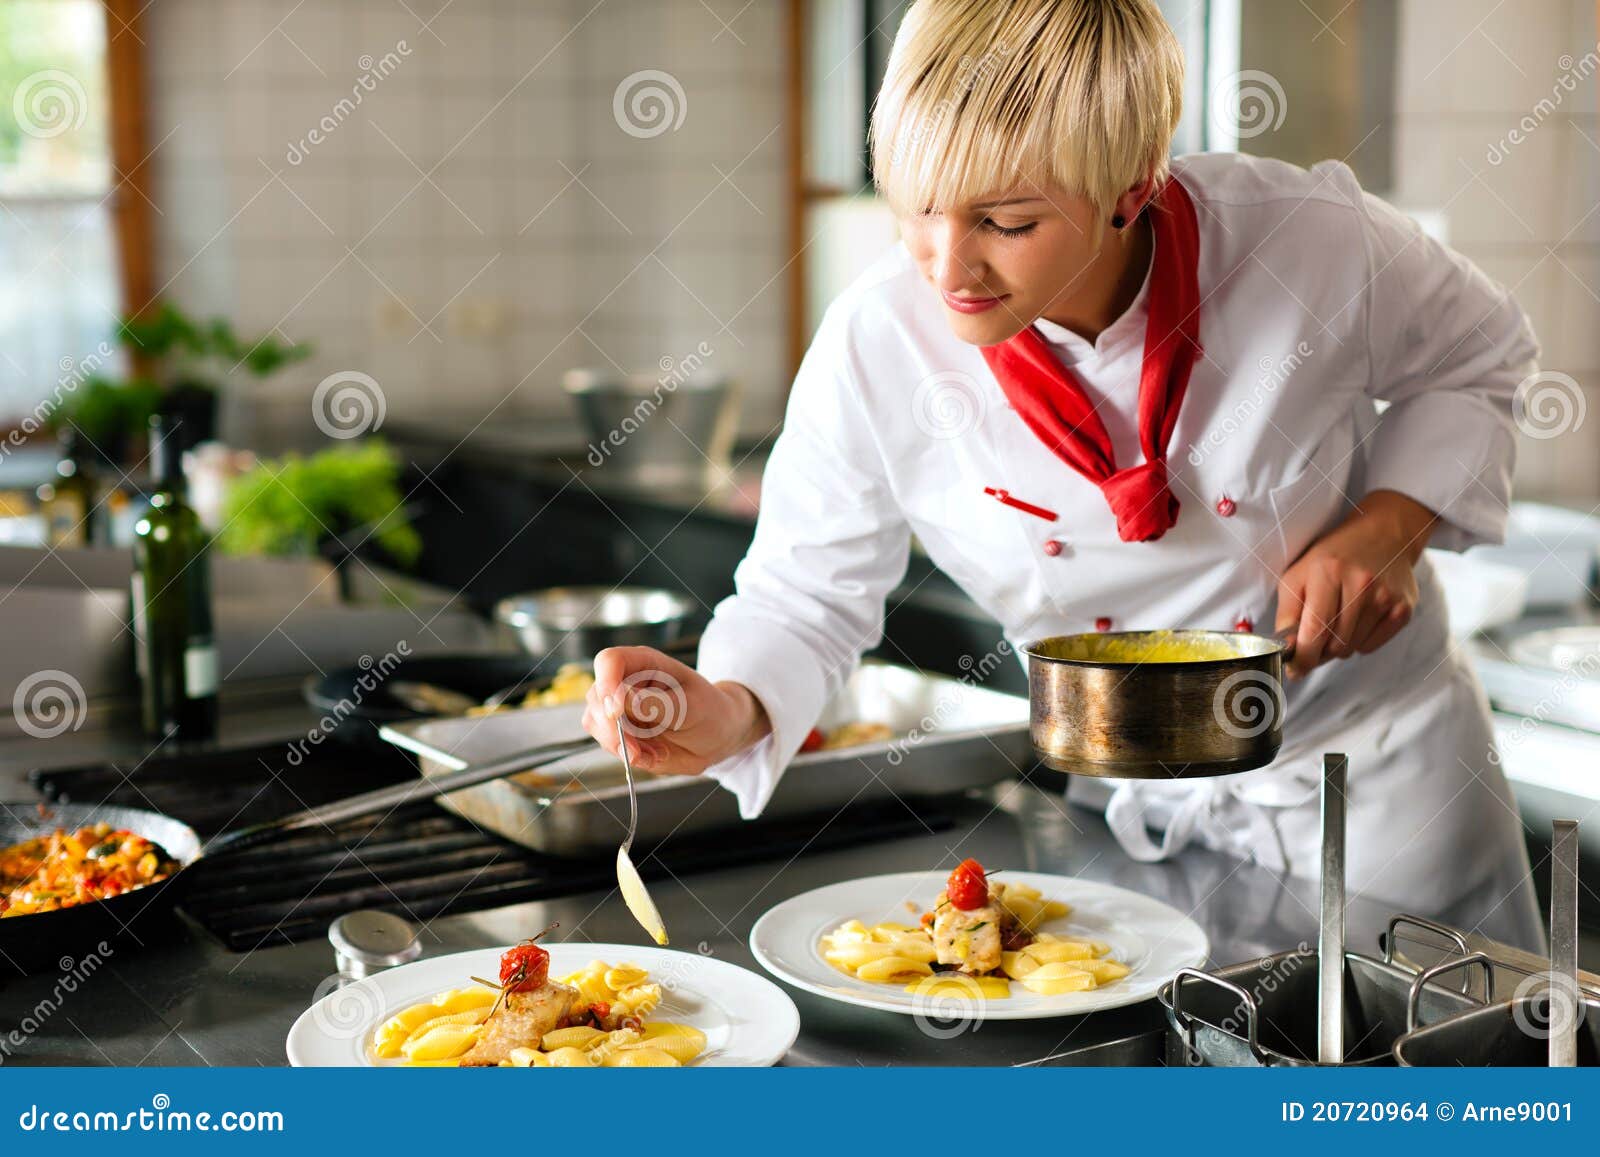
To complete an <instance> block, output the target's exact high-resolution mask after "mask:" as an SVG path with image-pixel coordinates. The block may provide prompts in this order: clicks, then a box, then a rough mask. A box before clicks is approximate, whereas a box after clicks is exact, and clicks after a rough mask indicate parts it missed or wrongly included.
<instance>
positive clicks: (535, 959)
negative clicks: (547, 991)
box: [500, 944, 550, 992]
mask: <svg viewBox="0 0 1600 1157" xmlns="http://www.w3.org/2000/svg"><path fill="white" fill-rule="evenodd" d="M549 978H550V954H549V953H548V952H546V951H545V950H544V949H543V948H540V947H539V946H538V945H537V944H518V945H516V946H515V947H512V948H507V949H506V950H505V953H504V955H502V956H501V957H500V987H502V988H504V989H505V990H506V991H507V992H532V991H533V990H534V989H536V988H542V987H544V982H545V981H546V980H548V979H549Z"/></svg>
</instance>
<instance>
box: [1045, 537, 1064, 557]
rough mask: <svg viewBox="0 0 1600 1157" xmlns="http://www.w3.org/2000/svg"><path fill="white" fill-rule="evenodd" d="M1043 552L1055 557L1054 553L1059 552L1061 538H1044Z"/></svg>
mask: <svg viewBox="0 0 1600 1157" xmlns="http://www.w3.org/2000/svg"><path fill="white" fill-rule="evenodd" d="M1044 552H1045V553H1046V554H1047V555H1049V556H1050V557H1051V558H1055V556H1056V555H1058V554H1060V553H1061V540H1060V539H1059V538H1047V539H1045V540H1044Z"/></svg>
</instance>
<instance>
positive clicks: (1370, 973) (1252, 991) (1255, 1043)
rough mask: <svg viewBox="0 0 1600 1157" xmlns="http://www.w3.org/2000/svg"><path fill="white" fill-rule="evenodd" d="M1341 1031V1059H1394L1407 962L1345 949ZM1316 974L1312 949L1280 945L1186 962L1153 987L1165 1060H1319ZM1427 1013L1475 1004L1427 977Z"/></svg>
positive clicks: (1427, 924) (1399, 918)
mask: <svg viewBox="0 0 1600 1157" xmlns="http://www.w3.org/2000/svg"><path fill="white" fill-rule="evenodd" d="M1401 923H1408V924H1416V925H1419V926H1421V927H1424V928H1429V929H1431V930H1433V931H1435V932H1438V933H1439V934H1441V935H1443V936H1446V937H1447V938H1450V939H1452V940H1455V941H1457V942H1459V941H1460V934H1459V933H1458V932H1456V931H1455V930H1454V929H1450V928H1445V927H1444V926H1443V925H1439V924H1435V923H1433V922H1432V921H1430V920H1425V919H1422V918H1421V917H1417V916H1408V915H1396V916H1395V917H1394V918H1393V919H1391V920H1390V921H1389V927H1390V929H1391V933H1390V936H1389V943H1391V944H1392V943H1393V940H1394V937H1393V933H1392V929H1393V928H1394V927H1395V926H1396V925H1398V924H1401ZM1344 965H1345V967H1344V971H1343V977H1344V983H1345V985H1346V986H1347V987H1346V989H1345V993H1344V999H1343V1001H1342V1005H1343V1014H1344V1017H1345V1021H1344V1026H1343V1035H1344V1037H1345V1039H1346V1040H1347V1041H1349V1042H1350V1044H1349V1048H1348V1050H1347V1053H1346V1055H1345V1056H1344V1057H1343V1059H1342V1060H1341V1061H1340V1062H1338V1063H1340V1064H1343V1065H1356V1066H1366V1065H1389V1064H1393V1063H1394V1054H1393V1052H1392V1048H1393V1045H1394V1043H1395V1041H1397V1040H1398V1039H1399V1038H1400V1037H1401V1035H1402V1034H1403V1033H1404V1032H1405V1029H1406V1011H1407V1001H1408V999H1409V997H1410V994H1411V988H1412V982H1413V980H1414V979H1415V977H1416V972H1415V971H1414V970H1413V969H1410V968H1408V967H1406V966H1405V965H1403V964H1399V963H1396V961H1395V959H1394V957H1393V954H1392V953H1390V952H1385V954H1384V956H1383V958H1382V959H1381V960H1379V959H1374V958H1373V957H1370V956H1364V955H1362V954H1360V953H1357V952H1350V953H1347V954H1346V955H1345V958H1344ZM1322 976H1323V972H1322V970H1321V968H1320V967H1319V956H1318V954H1317V953H1315V952H1307V951H1303V950H1294V951H1289V952H1280V953H1277V954H1276V955H1274V956H1267V957H1263V958H1261V959H1259V960H1247V961H1244V962H1243V963H1240V964H1234V965H1230V966H1228V967H1226V968H1222V969H1218V970H1216V971H1214V972H1201V971H1199V970H1197V969H1192V968H1187V969H1184V970H1182V971H1181V972H1179V973H1178V974H1177V975H1176V976H1174V977H1173V979H1172V980H1170V981H1168V982H1167V983H1166V984H1164V985H1162V986H1161V989H1160V991H1159V992H1158V993H1157V994H1156V995H1157V999H1159V1000H1160V1001H1161V1004H1162V1006H1163V1007H1164V1008H1165V1010H1166V1013H1167V1023H1168V1024H1169V1025H1171V1027H1172V1031H1173V1034H1174V1036H1175V1037H1176V1038H1177V1040H1178V1041H1179V1042H1181V1045H1182V1052H1181V1056H1174V1057H1173V1061H1174V1063H1177V1062H1179V1061H1180V1060H1181V1061H1182V1062H1186V1063H1189V1064H1203V1065H1214V1066H1222V1067H1238V1066H1245V1067H1258V1066H1292V1067H1299V1066H1306V1065H1315V1064H1318V1063H1319V1060H1318V1057H1319V1056H1320V1052H1319V1034H1320V1032H1321V1024H1320V1007H1321V1006H1320V1004H1319V994H1318V992H1317V991H1316V989H1317V988H1318V987H1319V986H1320V983H1321V977H1322ZM1418 1000H1419V1002H1420V1006H1421V1007H1422V1008H1423V1009H1424V1011H1425V1012H1426V1013H1427V1014H1428V1015H1430V1016H1432V1017H1435V1018H1439V1017H1446V1016H1451V1015H1455V1014H1458V1013H1462V1012H1467V1011H1470V1010H1472V1009H1475V1008H1478V1007H1479V1004H1478V1002H1477V1001H1476V1000H1474V999H1473V998H1472V997H1471V996H1468V995H1466V994H1464V993H1460V992H1453V991H1451V990H1449V989H1447V988H1444V987H1443V986H1441V985H1437V984H1429V985H1428V986H1427V987H1426V988H1425V989H1423V990H1422V991H1421V993H1420V995H1419V997H1418Z"/></svg>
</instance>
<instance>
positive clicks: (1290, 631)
mask: <svg viewBox="0 0 1600 1157" xmlns="http://www.w3.org/2000/svg"><path fill="white" fill-rule="evenodd" d="M1299 630H1300V624H1299V623H1291V624H1290V625H1289V626H1287V627H1284V628H1283V630H1281V631H1274V632H1273V633H1272V637H1273V638H1274V639H1276V640H1278V642H1280V643H1282V644H1283V661H1284V662H1285V663H1287V662H1289V661H1290V660H1291V659H1293V658H1294V645H1295V636H1296V632H1298V631H1299Z"/></svg>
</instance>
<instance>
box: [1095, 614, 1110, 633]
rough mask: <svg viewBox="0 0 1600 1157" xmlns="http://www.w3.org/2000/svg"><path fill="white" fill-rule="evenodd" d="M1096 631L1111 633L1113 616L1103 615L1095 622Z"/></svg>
mask: <svg viewBox="0 0 1600 1157" xmlns="http://www.w3.org/2000/svg"><path fill="white" fill-rule="evenodd" d="M1094 629H1095V630H1097V631H1109V630H1110V629H1111V616H1110V615H1101V616H1100V617H1099V618H1098V619H1096V620H1095V621H1094Z"/></svg>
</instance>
